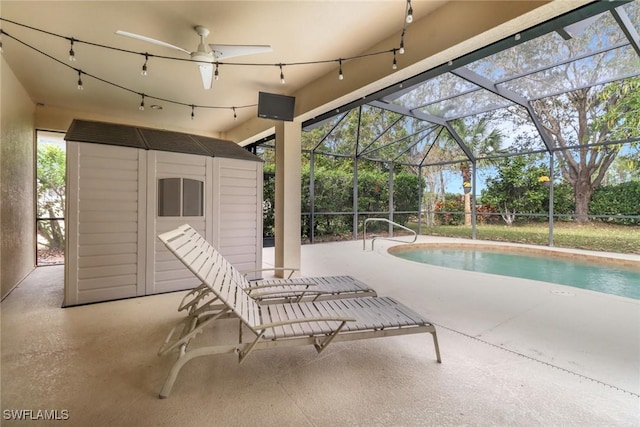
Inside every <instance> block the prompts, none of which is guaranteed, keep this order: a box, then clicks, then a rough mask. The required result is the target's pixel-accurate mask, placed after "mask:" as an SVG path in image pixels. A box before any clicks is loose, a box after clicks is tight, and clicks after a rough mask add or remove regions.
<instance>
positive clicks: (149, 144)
mask: <svg viewBox="0 0 640 427" xmlns="http://www.w3.org/2000/svg"><path fill="white" fill-rule="evenodd" d="M65 140H67V141H77V142H88V143H93V144H106V145H117V146H121V147H132V148H139V149H145V150H158V151H171V152H174V153H187V154H196V155H200V156H211V157H224V158H229V159H240V160H250V161H254V162H261V161H262V159H261V158H260V157H258V156H256V155H254V154H253V153H251V152H249V151H247V150H246V149H244V148H242V147H241V146H239V145H238V144H236V143H234V142H232V141H227V140H224V139H217V138H210V137H206V136H200V135H191V134H187V133H181V132H173V131H167V130H161V129H150V128H142V127H136V126H129V125H121V124H116V123H106V122H96V121H88V120H78V119H74V120H73V122H72V123H71V126H69V129H68V130H67V133H66V135H65Z"/></svg>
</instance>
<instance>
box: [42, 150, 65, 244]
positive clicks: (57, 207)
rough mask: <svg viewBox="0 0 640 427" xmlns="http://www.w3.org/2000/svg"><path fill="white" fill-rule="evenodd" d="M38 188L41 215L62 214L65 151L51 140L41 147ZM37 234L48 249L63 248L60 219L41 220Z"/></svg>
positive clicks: (63, 205)
mask: <svg viewBox="0 0 640 427" xmlns="http://www.w3.org/2000/svg"><path fill="white" fill-rule="evenodd" d="M37 192H38V208H37V211H38V212H37V213H38V217H39V218H60V217H63V216H64V208H65V151H64V150H63V149H62V148H61V147H59V146H57V145H52V144H44V145H40V146H39V147H38V161H37ZM37 224H38V234H39V236H41V237H42V238H43V239H44V240H45V242H43V244H44V245H45V246H46V247H48V248H49V249H63V248H64V230H63V228H62V226H61V224H60V221H55V220H52V221H38V222H37Z"/></svg>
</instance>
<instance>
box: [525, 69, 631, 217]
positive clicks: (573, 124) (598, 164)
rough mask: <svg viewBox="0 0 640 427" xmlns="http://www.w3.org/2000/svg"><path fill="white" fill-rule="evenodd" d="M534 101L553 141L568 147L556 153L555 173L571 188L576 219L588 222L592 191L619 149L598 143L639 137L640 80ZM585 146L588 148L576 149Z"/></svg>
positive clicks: (616, 146)
mask: <svg viewBox="0 0 640 427" xmlns="http://www.w3.org/2000/svg"><path fill="white" fill-rule="evenodd" d="M533 105H534V108H535V110H536V112H537V114H538V115H539V116H540V118H541V119H542V122H543V123H544V128H545V130H546V131H547V132H548V133H549V134H550V135H551V136H552V137H553V140H554V142H555V144H556V145H557V146H558V147H562V148H567V149H565V150H560V151H557V156H558V159H559V165H560V171H561V173H562V177H563V178H564V179H565V180H566V181H567V182H569V183H570V184H571V185H572V187H573V189H574V200H575V218H576V221H577V222H587V221H588V218H589V217H588V214H589V202H590V201H591V197H592V195H593V192H594V190H595V189H596V188H597V187H598V186H599V185H600V184H601V183H602V182H603V180H604V178H605V177H606V174H607V170H608V169H609V167H610V166H611V165H612V164H613V162H614V160H615V159H616V156H617V155H618V153H619V152H620V148H621V146H620V145H619V144H613V145H608V146H601V145H597V144H602V143H604V142H607V141H616V140H618V138H620V137H623V136H626V137H627V138H630V137H634V136H635V137H637V136H639V131H638V129H639V127H638V126H640V119H639V117H640V78H634V79H629V80H623V81H619V82H614V83H611V84H609V85H607V86H604V87H603V86H595V87H589V88H584V89H579V90H576V91H573V92H569V93H567V94H564V95H562V96H559V97H554V98H545V99H541V100H538V101H535V102H534V103H533ZM613 138H615V139H613ZM620 139H622V138H620ZM584 145H590V146H589V147H579V146H584ZM571 147H576V148H575V149H571Z"/></svg>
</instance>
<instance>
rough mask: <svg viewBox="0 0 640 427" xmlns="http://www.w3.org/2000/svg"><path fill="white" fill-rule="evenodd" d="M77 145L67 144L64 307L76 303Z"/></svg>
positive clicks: (75, 143) (71, 142)
mask: <svg viewBox="0 0 640 427" xmlns="http://www.w3.org/2000/svg"><path fill="white" fill-rule="evenodd" d="M78 150H79V149H78V143H77V142H73V141H69V142H67V168H66V180H67V181H66V182H67V184H66V185H67V188H66V206H65V210H66V212H65V214H64V218H65V226H64V229H65V231H66V238H65V257H66V259H65V264H64V276H65V287H64V302H63V303H62V305H63V306H64V307H67V306H70V305H75V304H77V303H78V228H79V227H78V216H79V215H78V180H79V179H80V177H79V174H78V157H79V155H78Z"/></svg>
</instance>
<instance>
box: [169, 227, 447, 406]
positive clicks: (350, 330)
mask: <svg viewBox="0 0 640 427" xmlns="http://www.w3.org/2000/svg"><path fill="white" fill-rule="evenodd" d="M158 237H159V239H160V240H161V241H162V242H164V244H165V245H166V246H167V248H168V249H169V250H170V251H171V252H172V253H173V254H174V255H176V257H177V258H178V259H180V260H181V261H182V262H183V263H184V265H185V266H186V267H187V268H188V269H189V270H190V271H191V272H192V273H193V274H194V275H196V277H198V279H200V280H201V281H202V283H203V284H204V285H205V286H206V287H207V288H208V289H209V291H210V292H211V293H212V294H213V295H214V296H215V298H216V300H217V301H218V302H219V304H220V306H221V308H220V309H216V310H213V311H203V312H201V313H198V314H197V315H195V316H190V317H188V318H187V319H186V320H184V321H183V322H182V323H181V324H182V325H183V329H182V331H181V333H180V335H179V336H178V337H177V338H175V339H174V338H173V335H174V334H175V332H176V331H177V327H174V328H173V329H172V330H171V332H170V333H169V335H168V337H167V339H166V340H165V342H164V344H163V345H162V346H161V348H160V350H159V352H158V353H159V354H160V355H164V354H166V353H169V352H171V351H172V350H174V349H178V350H179V352H178V354H179V357H178V360H177V361H176V362H175V364H174V365H173V367H172V368H171V370H170V371H169V374H168V376H167V379H166V380H165V383H164V385H163V387H162V390H161V392H160V397H162V398H164V397H168V395H169V393H170V392H171V388H172V387H173V383H174V382H175V380H176V378H177V376H178V373H179V372H180V369H182V366H184V364H185V363H187V362H188V361H190V360H192V359H194V358H196V357H200V356H206V355H212V354H222V353H236V354H238V360H239V362H240V363H242V361H243V360H244V359H245V358H246V357H247V356H248V355H249V354H250V353H251V352H252V351H253V350H256V349H264V348H272V347H276V346H291V345H313V346H314V347H315V348H316V350H317V351H318V352H321V351H323V350H324V349H325V348H326V347H327V346H328V345H329V344H330V343H331V342H334V341H351V340H357V339H365V338H374V337H384V336H393V335H402V334H413V333H429V334H431V335H432V337H433V343H434V347H435V351H436V359H437V361H438V362H440V361H441V359H440V350H439V347H438V339H437V335H436V330H435V327H434V326H433V324H431V323H429V322H428V321H427V320H426V319H424V318H423V317H422V316H420V315H419V314H417V313H416V312H414V311H413V310H411V309H410V308H408V307H406V306H404V305H403V304H401V303H399V302H397V301H395V300H394V299H392V298H388V297H360V298H350V299H336V300H324V301H310V302H290V303H279V304H277V303H276V304H266V305H265V304H260V303H258V301H256V300H255V299H254V298H252V297H251V296H250V295H249V292H248V291H247V289H249V288H250V284H249V283H248V280H247V278H246V277H245V276H244V275H243V274H242V273H240V272H239V271H238V270H237V269H235V268H234V267H233V265H231V264H230V263H229V262H228V261H227V260H226V259H224V257H222V256H221V255H220V254H219V253H218V252H217V251H216V250H215V248H213V247H212V246H211V245H210V244H209V243H208V242H207V241H206V240H205V239H203V238H202V236H200V235H199V234H198V233H197V232H196V231H195V230H194V229H193V228H191V227H190V226H189V225H183V226H181V227H179V228H177V229H176V230H172V231H170V232H167V233H163V234H161V235H159V236H158ZM230 314H233V315H234V316H235V317H237V318H238V319H239V320H240V322H241V324H240V326H241V327H240V329H239V333H240V335H239V337H238V344H231V345H217V346H205V347H196V348H193V347H192V345H191V341H192V340H193V339H194V338H195V337H196V336H197V335H199V334H200V333H202V332H203V330H204V329H205V328H206V327H207V326H209V325H210V324H211V322H214V321H216V320H217V319H219V318H221V317H222V316H227V315H230ZM243 330H249V331H250V332H251V334H252V336H253V340H252V341H247V342H244V340H243Z"/></svg>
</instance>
